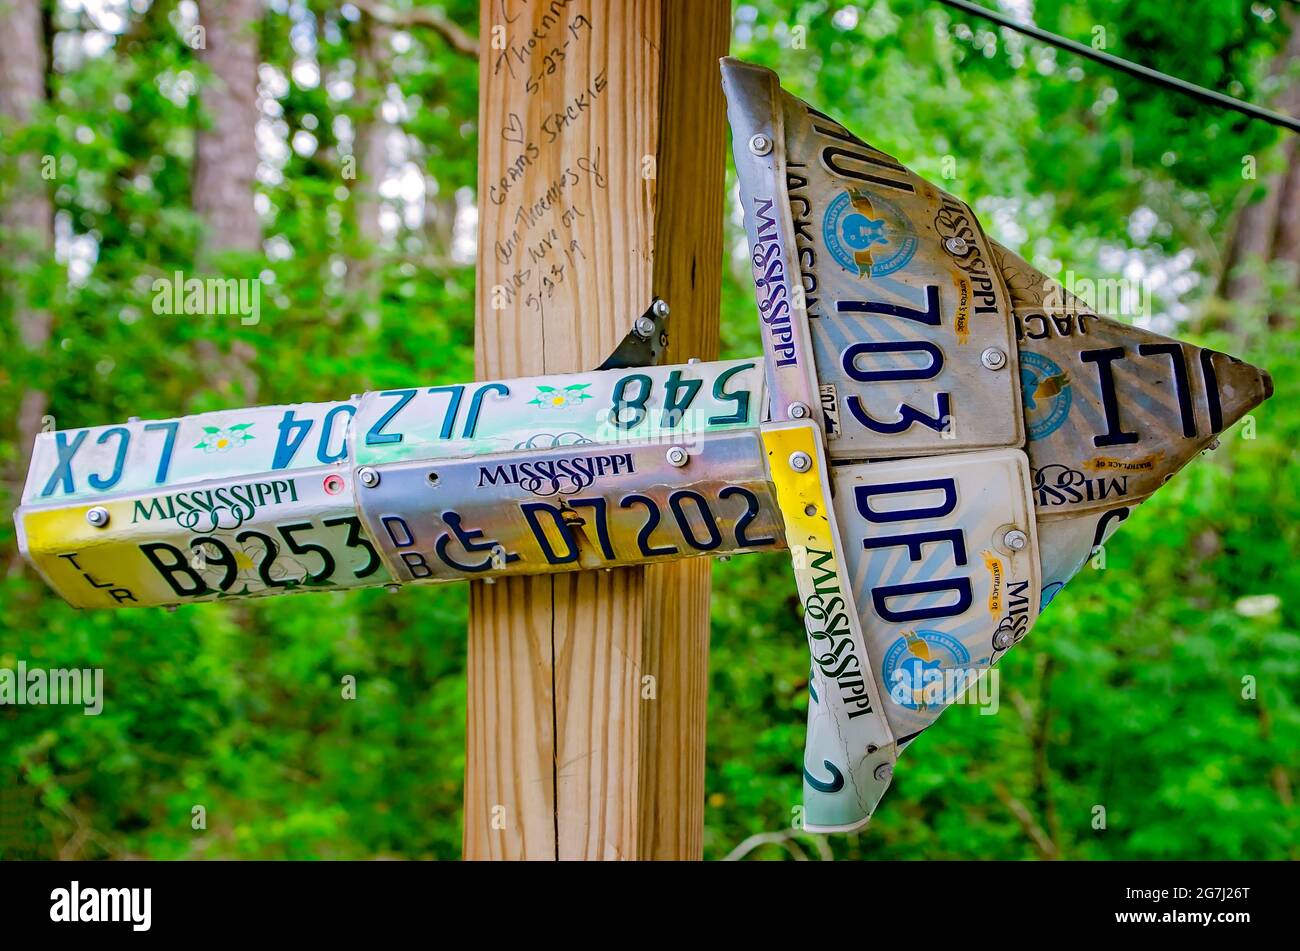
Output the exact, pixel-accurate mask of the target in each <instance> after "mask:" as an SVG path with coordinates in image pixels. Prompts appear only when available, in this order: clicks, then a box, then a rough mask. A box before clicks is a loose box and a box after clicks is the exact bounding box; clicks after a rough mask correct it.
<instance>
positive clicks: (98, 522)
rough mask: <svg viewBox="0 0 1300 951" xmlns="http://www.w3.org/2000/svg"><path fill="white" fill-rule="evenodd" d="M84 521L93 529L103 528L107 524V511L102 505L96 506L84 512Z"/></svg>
mask: <svg viewBox="0 0 1300 951" xmlns="http://www.w3.org/2000/svg"><path fill="white" fill-rule="evenodd" d="M86 521H87V522H89V523H90V524H91V525H92V526H93V527H95V528H103V527H104V526H105V525H107V524H108V509H106V508H104V506H102V505H96V506H95V507H94V508H93V509H89V510H88V511H87V512H86Z"/></svg>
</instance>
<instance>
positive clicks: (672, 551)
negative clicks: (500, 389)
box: [357, 429, 785, 582]
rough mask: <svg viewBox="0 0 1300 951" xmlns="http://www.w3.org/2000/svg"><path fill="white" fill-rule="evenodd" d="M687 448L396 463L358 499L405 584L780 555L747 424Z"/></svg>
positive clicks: (759, 455)
mask: <svg viewBox="0 0 1300 951" xmlns="http://www.w3.org/2000/svg"><path fill="white" fill-rule="evenodd" d="M668 448H673V447H668ZM677 448H680V447H677ZM684 451H686V452H687V458H686V459H684V460H679V461H680V462H681V464H680V465H674V464H672V463H670V462H669V461H668V459H667V456H668V452H667V450H666V447H664V446H662V445H658V444H655V443H634V444H618V443H610V444H600V445H580V446H568V447H564V448H560V449H546V450H538V451H534V450H525V451H520V452H512V453H505V454H500V455H490V456H489V455H480V456H474V457H473V458H468V459H456V460H451V459H444V460H418V461H411V462H401V463H393V464H390V465H387V466H379V467H375V469H374V476H375V477H376V478H377V481H374V482H373V483H372V484H371V485H368V486H367V485H360V486H358V488H357V492H358V501H359V502H360V509H361V514H362V518H363V520H364V522H365V524H366V527H367V529H368V531H369V533H370V535H371V537H373V538H374V539H375V540H376V543H377V544H378V545H379V546H380V548H381V550H382V551H383V553H384V555H385V557H386V558H387V560H388V562H389V564H391V565H392V566H393V571H394V573H395V574H396V576H397V578H398V580H399V581H403V582H419V581H429V582H433V581H455V580H460V579H467V578H483V577H491V576H495V575H503V574H537V573H543V572H551V571H569V570H576V569H580V568H588V569H589V568H608V567H612V566H615V565H629V564H640V563H646V562H653V561H670V560H674V559H678V558H688V557H692V556H699V555H722V554H728V553H732V552H744V551H775V550H777V549H779V548H783V547H785V541H784V537H783V532H782V529H781V517H780V512H779V510H778V507H777V504H776V501H775V499H774V498H773V495H772V487H771V485H770V483H769V481H768V475H767V466H766V464H765V460H764V455H763V452H762V449H761V445H760V442H759V436H758V432H757V430H753V429H751V430H747V431H744V432H732V433H710V434H707V435H704V436H701V437H699V439H698V441H697V442H696V443H695V444H693V447H692V448H691V449H690V450H684Z"/></svg>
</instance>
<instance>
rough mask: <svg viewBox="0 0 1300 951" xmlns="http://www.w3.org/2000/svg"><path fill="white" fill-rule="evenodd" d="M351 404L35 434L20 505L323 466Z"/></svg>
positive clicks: (342, 444) (342, 450) (332, 459)
mask: <svg viewBox="0 0 1300 951" xmlns="http://www.w3.org/2000/svg"><path fill="white" fill-rule="evenodd" d="M356 410H357V408H356V406H355V405H354V404H352V403H295V404H291V405H286V406H255V407H250V408H248V409H237V410H227V411H222V412H217V413H202V414H200V415H197V416H184V417H180V418H177V419H161V420H147V421H141V420H131V421H130V422H126V423H121V424H119V425H115V426H96V427H91V428H86V429H70V430H62V431H59V432H49V433H41V434H40V435H38V436H37V437H36V444H35V447H34V448H33V450H32V463H31V467H30V468H29V469H28V474H27V484H26V487H25V488H24V490H23V504H24V505H44V504H47V503H59V502H63V501H67V500H70V499H85V498H95V497H99V496H107V495H121V494H125V493H132V492H152V491H155V490H158V489H161V488H165V487H167V486H173V485H180V484H182V483H195V482H200V481H204V480H215V479H225V478H233V477H235V476H245V475H253V474H261V473H267V474H270V475H271V476H275V474H277V473H286V472H292V471H294V470H297V469H302V468H305V467H310V466H328V465H332V464H334V463H338V462H342V461H344V460H346V459H347V457H348V439H347V437H348V428H349V423H350V421H351V419H352V416H353V415H354V414H355V413H356Z"/></svg>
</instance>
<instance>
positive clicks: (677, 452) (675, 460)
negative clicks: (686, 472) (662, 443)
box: [667, 446, 691, 469]
mask: <svg viewBox="0 0 1300 951" xmlns="http://www.w3.org/2000/svg"><path fill="white" fill-rule="evenodd" d="M667 456H668V464H669V465H670V466H676V467H677V468H678V469H680V468H681V467H682V466H684V465H686V463H687V462H688V461H690V458H691V457H690V454H689V453H688V452H687V451H686V450H685V449H683V448H682V447H681V446H673V448H671V449H669V450H668V453H667Z"/></svg>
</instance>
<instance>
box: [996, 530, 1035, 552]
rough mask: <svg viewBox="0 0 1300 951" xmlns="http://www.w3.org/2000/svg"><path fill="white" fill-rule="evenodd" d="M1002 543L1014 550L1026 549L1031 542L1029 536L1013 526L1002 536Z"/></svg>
mask: <svg viewBox="0 0 1300 951" xmlns="http://www.w3.org/2000/svg"><path fill="white" fill-rule="evenodd" d="M1002 544H1004V545H1006V546H1007V547H1008V548H1010V549H1011V550H1012V551H1024V548H1025V546H1026V545H1028V544H1029V536H1028V535H1026V534H1025V533H1024V532H1022V531H1021V530H1020V529H1018V528H1013V529H1012V530H1011V531H1009V532H1007V533H1006V534H1005V535H1003V536H1002Z"/></svg>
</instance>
